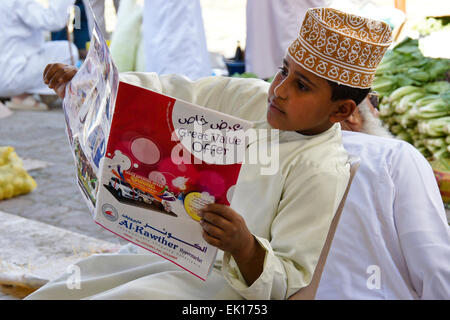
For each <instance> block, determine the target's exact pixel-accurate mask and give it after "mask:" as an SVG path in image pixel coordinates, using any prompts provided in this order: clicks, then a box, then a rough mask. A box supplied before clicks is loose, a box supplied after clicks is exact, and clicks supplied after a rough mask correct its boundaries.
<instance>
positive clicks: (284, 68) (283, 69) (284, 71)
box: [278, 67, 288, 77]
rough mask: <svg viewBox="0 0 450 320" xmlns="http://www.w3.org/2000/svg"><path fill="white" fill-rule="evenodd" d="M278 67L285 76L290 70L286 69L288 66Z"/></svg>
mask: <svg viewBox="0 0 450 320" xmlns="http://www.w3.org/2000/svg"><path fill="white" fill-rule="evenodd" d="M278 69H280V73H281V74H282V75H283V76H284V77H285V76H287V74H288V70H287V69H286V67H279V68H278Z"/></svg>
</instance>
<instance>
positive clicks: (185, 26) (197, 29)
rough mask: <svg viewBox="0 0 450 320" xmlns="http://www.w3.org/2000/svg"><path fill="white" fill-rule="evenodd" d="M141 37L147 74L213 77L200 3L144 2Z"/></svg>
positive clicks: (166, 0) (191, 1) (172, 0)
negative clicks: (142, 37)
mask: <svg viewBox="0 0 450 320" xmlns="http://www.w3.org/2000/svg"><path fill="white" fill-rule="evenodd" d="M297 14H298V12H297ZM299 27H300V26H299ZM297 30H298V29H297ZM143 36H144V50H145V66H146V70H147V72H156V73H158V74H170V73H176V74H182V75H185V76H187V77H188V78H190V79H192V80H196V79H198V78H201V77H206V76H210V75H212V69H211V64H210V58H209V53H208V49H207V46H206V35H205V29H204V25H203V17H202V9H201V6H200V1H199V0H189V1H180V0H145V3H144V13H143ZM286 47H287V45H286ZM278 62H279V61H278Z"/></svg>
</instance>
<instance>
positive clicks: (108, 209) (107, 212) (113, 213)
mask: <svg viewBox="0 0 450 320" xmlns="http://www.w3.org/2000/svg"><path fill="white" fill-rule="evenodd" d="M102 212H103V216H104V217H105V218H106V219H108V220H109V221H113V222H114V221H116V220H117V219H119V213H118V212H117V210H116V208H114V207H113V206H112V205H110V204H107V203H106V204H104V205H103V206H102Z"/></svg>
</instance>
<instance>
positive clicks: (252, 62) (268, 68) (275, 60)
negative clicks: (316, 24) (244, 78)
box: [245, 0, 326, 79]
mask: <svg viewBox="0 0 450 320" xmlns="http://www.w3.org/2000/svg"><path fill="white" fill-rule="evenodd" d="M325 4H326V1H325V0H247V38H246V44H245V71H246V72H252V73H255V74H257V75H258V77H259V78H262V79H267V78H271V77H273V76H274V75H275V73H276V72H277V68H278V67H280V66H281V65H282V59H283V57H284V55H285V54H286V48H288V47H289V45H290V44H291V42H292V41H293V40H294V39H295V38H297V36H298V33H299V31H300V26H301V24H302V21H303V18H304V16H305V13H306V10H308V9H309V8H313V7H321V6H324V5H325Z"/></svg>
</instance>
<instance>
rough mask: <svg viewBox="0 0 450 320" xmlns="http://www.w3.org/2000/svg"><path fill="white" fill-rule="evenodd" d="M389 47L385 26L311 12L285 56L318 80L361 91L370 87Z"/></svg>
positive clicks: (345, 15) (337, 13)
mask: <svg viewBox="0 0 450 320" xmlns="http://www.w3.org/2000/svg"><path fill="white" fill-rule="evenodd" d="M391 43H392V32H391V29H390V27H389V25H388V24H387V23H385V22H382V21H377V20H371V19H368V18H364V17H360V16H357V15H353V14H350V13H345V12H342V11H339V10H336V9H332V8H312V9H309V10H308V11H307V12H306V14H305V19H304V20H303V24H302V27H301V29H300V32H299V35H298V38H297V39H296V40H294V42H293V43H292V44H291V45H290V47H289V48H288V54H289V55H290V56H291V58H292V59H294V61H296V62H297V63H298V64H299V65H301V66H302V67H303V68H305V69H306V70H308V71H310V72H312V73H315V74H316V75H318V76H319V77H322V78H325V79H328V80H331V81H334V82H337V83H339V84H343V85H347V86H350V87H354V88H362V89H365V88H370V86H371V85H372V82H373V78H374V76H375V71H376V68H377V66H378V64H379V63H380V61H381V59H382V58H383V56H384V53H385V52H386V50H387V48H388V47H389V45H390V44H391Z"/></svg>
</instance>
